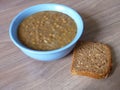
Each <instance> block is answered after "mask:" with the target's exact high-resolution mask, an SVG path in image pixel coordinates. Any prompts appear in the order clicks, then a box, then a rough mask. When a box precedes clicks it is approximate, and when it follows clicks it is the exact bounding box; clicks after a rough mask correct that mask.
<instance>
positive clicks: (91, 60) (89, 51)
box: [71, 41, 112, 79]
mask: <svg viewBox="0 0 120 90" xmlns="http://www.w3.org/2000/svg"><path fill="white" fill-rule="evenodd" d="M111 66H112V57H111V50H110V47H109V46H107V45H105V44H102V43H95V42H87V41H81V42H80V43H77V45H76V47H75V48H74V51H73V63H72V68H71V72H72V74H74V75H83V76H89V77H92V78H96V79H100V78H106V77H107V76H108V75H109V72H110V70H111Z"/></svg>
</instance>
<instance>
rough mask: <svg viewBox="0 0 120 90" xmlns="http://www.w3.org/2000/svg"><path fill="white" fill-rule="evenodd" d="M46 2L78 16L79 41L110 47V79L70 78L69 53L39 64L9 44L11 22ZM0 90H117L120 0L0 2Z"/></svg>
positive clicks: (5, 0) (119, 75)
mask: <svg viewBox="0 0 120 90" xmlns="http://www.w3.org/2000/svg"><path fill="white" fill-rule="evenodd" d="M48 2H54V3H60V4H65V5H68V6H70V7H72V8H74V9H75V10H77V11H78V12H79V13H80V14H81V16H82V17H83V20H84V23H85V29H84V34H83V36H82V38H81V39H82V40H89V41H97V42H103V43H106V44H109V45H110V46H111V49H112V53H113V54H112V56H113V69H112V72H111V75H110V77H109V78H107V79H102V80H96V79H92V78H88V77H84V76H72V75H71V72H70V68H71V62H72V53H70V54H69V55H67V56H66V57H64V58H62V59H60V60H57V61H52V62H42V61H36V60H33V59H31V58H29V57H28V56H26V55H24V54H23V53H22V52H21V51H20V50H19V49H18V48H17V47H16V46H15V45H14V44H13V43H12V41H11V40H10V38H9V25H10V22H11V20H12V19H13V18H14V17H15V16H16V15H17V14H18V13H19V12H20V11H22V10H23V9H25V8H27V7H29V6H32V5H36V4H41V3H48ZM0 90H120V0H0Z"/></svg>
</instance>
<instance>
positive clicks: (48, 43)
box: [18, 11, 77, 50]
mask: <svg viewBox="0 0 120 90" xmlns="http://www.w3.org/2000/svg"><path fill="white" fill-rule="evenodd" d="M76 32H77V27H76V24H75V22H74V20H73V19H72V18H70V17H69V16H68V15H66V14H63V13H60V12H56V11H44V12H38V13H35V14H32V15H31V16H29V17H27V18H25V19H24V20H23V21H22V22H21V24H20V25H19V27H18V38H19V40H20V41H21V43H23V44H24V45H25V46H27V47H28V48H31V49H33V50H54V49H58V48H61V47H63V46H65V45H67V44H69V43H70V42H71V41H72V40H73V39H74V37H75V35H76Z"/></svg>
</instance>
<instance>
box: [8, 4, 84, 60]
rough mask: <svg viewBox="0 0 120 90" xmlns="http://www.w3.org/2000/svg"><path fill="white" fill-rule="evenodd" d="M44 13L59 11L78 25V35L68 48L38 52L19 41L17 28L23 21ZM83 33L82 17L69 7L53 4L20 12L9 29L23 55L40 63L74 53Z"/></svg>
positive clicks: (41, 5) (37, 6) (12, 38)
mask: <svg viewBox="0 0 120 90" xmlns="http://www.w3.org/2000/svg"><path fill="white" fill-rule="evenodd" d="M42 11H58V12H62V13H65V14H67V15H68V16H70V17H71V18H72V19H73V20H74V21H75V23H76V25H77V33H76V36H75V38H74V39H73V40H72V41H71V42H70V43H69V44H67V45H66V46H64V47H62V48H59V49H56V50H51V51H37V50H32V49H30V48H27V47H26V46H24V45H23V44H22V43H21V42H20V41H19V39H18V36H17V30H18V29H17V28H18V26H19V24H20V23H21V21H22V20H23V19H25V18H26V17H28V16H30V15H32V14H34V13H37V12H42ZM82 32H83V20H82V18H81V16H80V15H79V14H78V13H77V12H76V11H75V10H73V9H72V8H69V7H68V6H65V5H61V4H53V3H48V4H39V5H35V6H32V7H29V8H27V9H25V10H23V11H22V12H20V13H19V14H18V15H17V16H16V17H15V18H14V19H13V20H12V22H11V24H10V28H9V35H10V38H11V40H12V41H13V43H14V44H15V45H16V46H17V47H18V48H19V49H20V50H21V51H23V53H25V54H26V55H28V56H29V57H31V58H34V59H36V60H40V61H51V60H57V59H60V58H62V57H64V56H66V55H67V54H68V53H70V52H71V51H72V49H73V48H74V46H75V44H76V43H77V41H78V40H79V38H80V37H81V35H82Z"/></svg>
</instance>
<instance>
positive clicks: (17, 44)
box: [9, 3, 84, 54]
mask: <svg viewBox="0 0 120 90" xmlns="http://www.w3.org/2000/svg"><path fill="white" fill-rule="evenodd" d="M40 5H51V6H61V7H63V8H69V9H70V10H71V11H72V12H74V13H75V14H76V15H77V16H78V17H79V18H80V21H81V22H82V23H81V24H82V25H81V26H82V27H81V33H80V35H79V37H76V35H77V33H76V35H75V37H76V38H75V37H74V39H73V40H72V41H71V42H70V43H68V44H67V45H65V46H63V47H61V48H58V49H55V50H48V51H40V50H33V49H30V48H28V47H26V46H24V45H23V44H22V43H21V44H22V45H21V44H19V43H18V42H16V40H15V39H14V38H13V36H12V31H13V30H12V27H13V24H14V22H15V21H16V19H18V17H19V16H20V15H22V13H24V12H26V10H29V9H31V8H34V7H36V6H40ZM56 11H57V10H56ZM71 18H72V17H71ZM75 23H76V22H75ZM83 28H84V23H83V19H82V17H81V16H80V15H79V14H78V12H77V11H75V10H74V9H72V8H71V7H69V6H66V5H63V4H56V3H45V4H37V5H34V6H30V7H28V8H26V9H24V10H22V11H21V12H20V13H18V14H17V15H16V16H15V17H14V18H13V20H12V22H11V24H10V28H9V36H10V38H11V40H12V41H13V43H14V44H15V45H16V46H17V47H19V48H20V49H21V50H25V51H28V52H31V53H36V54H38V53H39V54H50V53H56V52H59V51H63V50H65V49H67V48H69V47H70V46H72V45H74V44H75V43H76V42H77V41H78V39H79V38H80V37H81V36H82V33H83ZM77 30H78V29H77Z"/></svg>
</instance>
